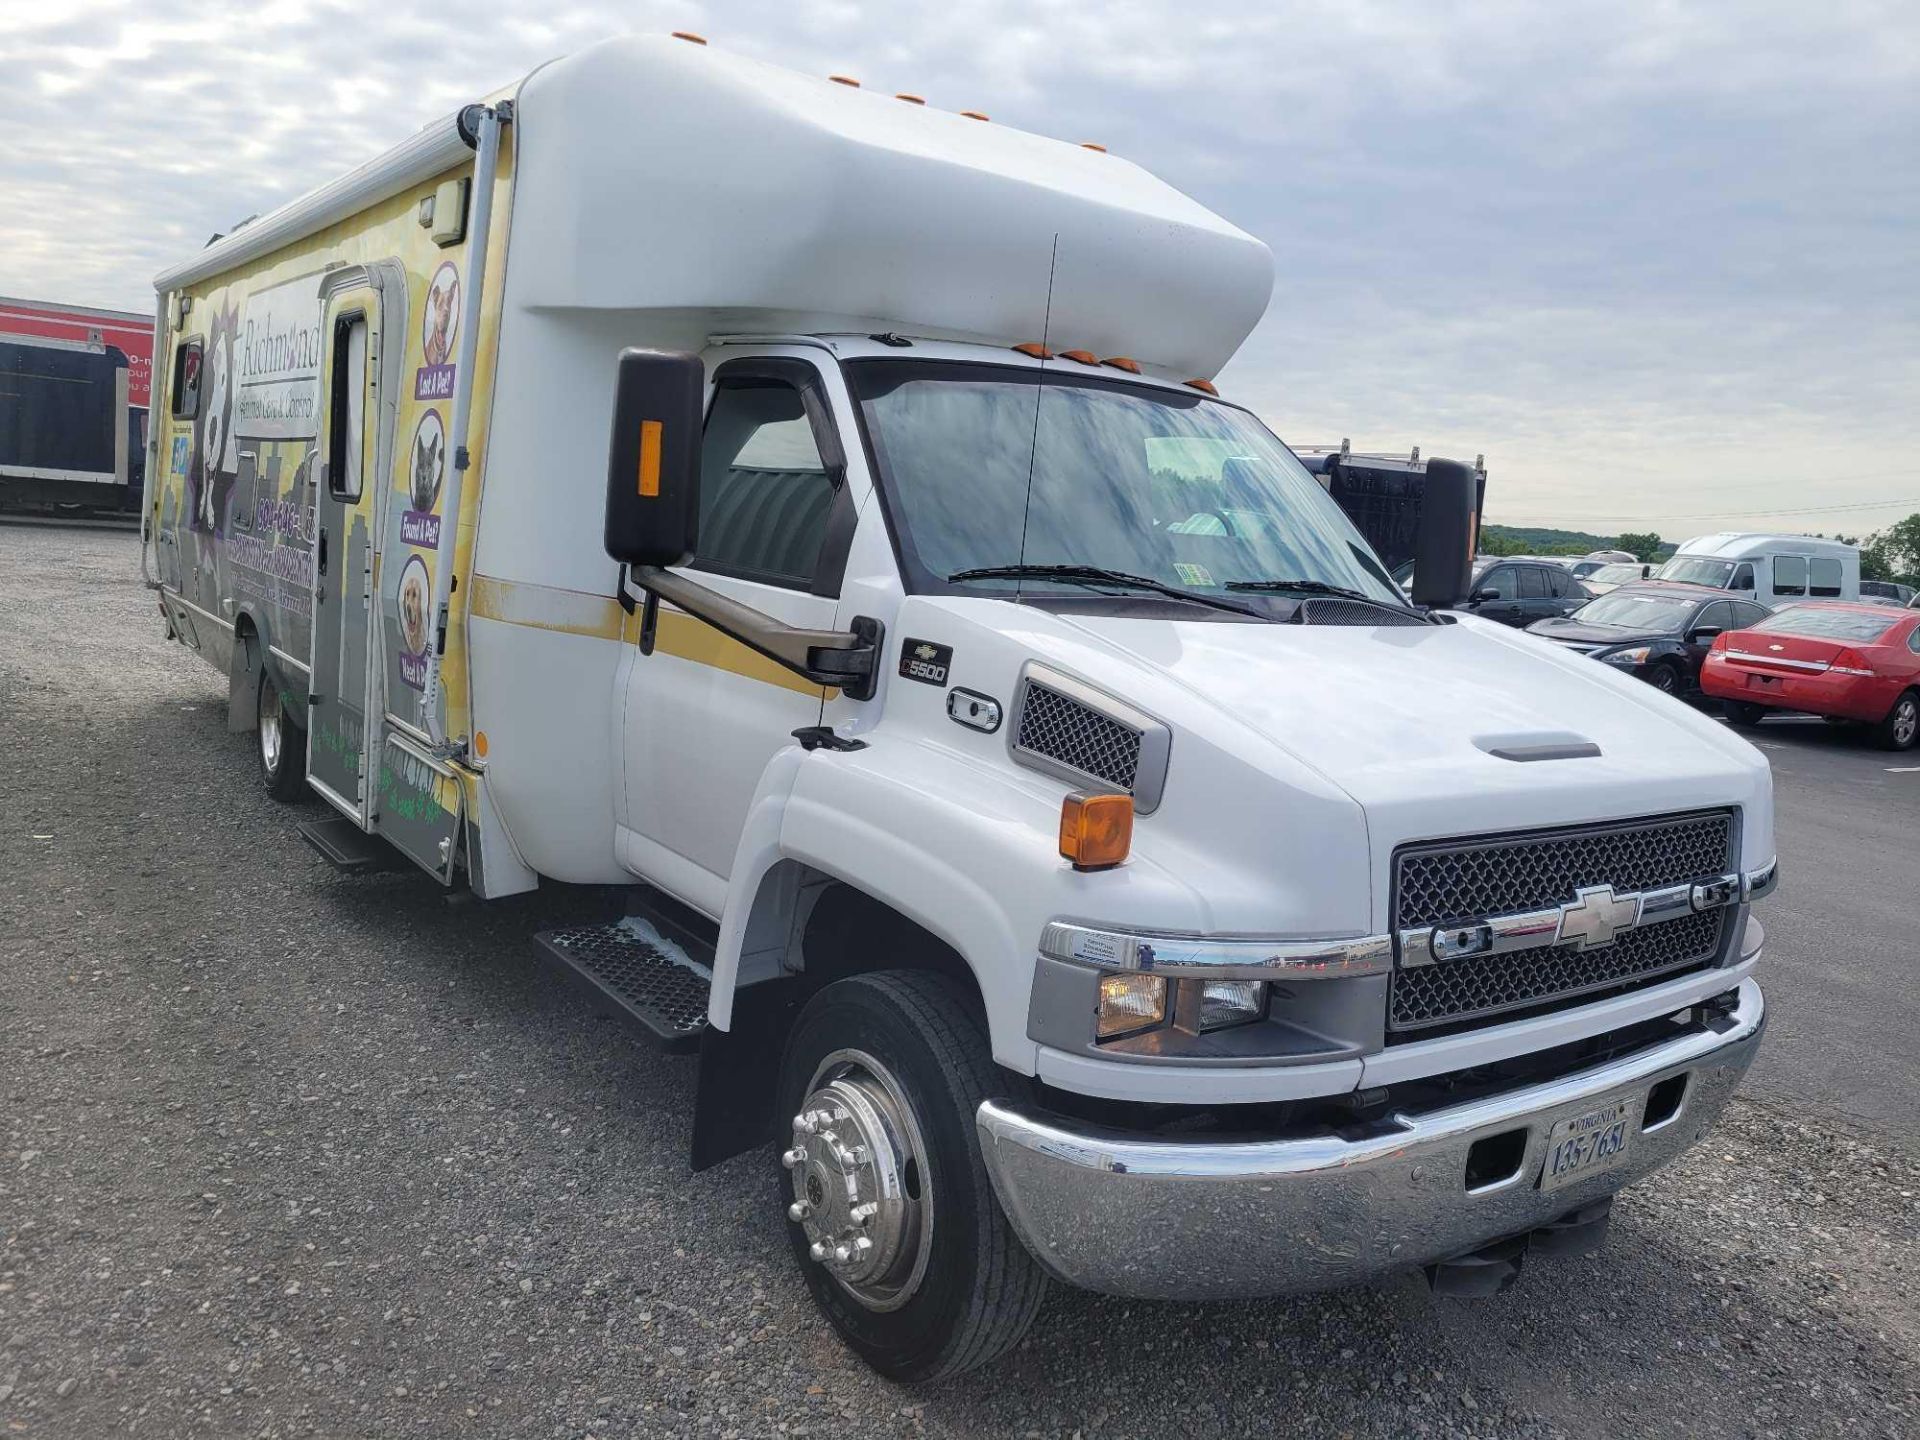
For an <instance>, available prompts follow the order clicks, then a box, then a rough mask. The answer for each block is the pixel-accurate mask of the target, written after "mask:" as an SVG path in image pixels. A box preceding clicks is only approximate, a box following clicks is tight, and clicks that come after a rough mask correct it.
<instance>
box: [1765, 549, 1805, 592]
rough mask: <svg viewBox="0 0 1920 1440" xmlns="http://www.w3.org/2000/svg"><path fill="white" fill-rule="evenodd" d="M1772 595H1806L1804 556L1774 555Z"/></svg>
mask: <svg viewBox="0 0 1920 1440" xmlns="http://www.w3.org/2000/svg"><path fill="white" fill-rule="evenodd" d="M1773 593H1774V594H1776V595H1804V594H1806V593H1807V557H1806V556H1804V555H1776V556H1774V557H1773Z"/></svg>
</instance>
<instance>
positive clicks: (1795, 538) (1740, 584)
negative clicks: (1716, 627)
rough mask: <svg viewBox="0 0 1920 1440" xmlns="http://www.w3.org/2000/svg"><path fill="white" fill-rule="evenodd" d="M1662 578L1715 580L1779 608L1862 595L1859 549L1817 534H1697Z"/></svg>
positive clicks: (1694, 582) (1698, 582) (1664, 567)
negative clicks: (1808, 601) (1805, 602)
mask: <svg viewBox="0 0 1920 1440" xmlns="http://www.w3.org/2000/svg"><path fill="white" fill-rule="evenodd" d="M1658 578H1660V579H1662V580H1679V581H1683V582H1684V583H1686V584H1688V585H1712V586H1714V587H1715V588H1716V589H1720V590H1732V591H1734V592H1736V593H1738V594H1740V595H1743V596H1745V597H1746V598H1748V599H1750V600H1758V601H1759V602H1760V603H1761V604H1762V605H1770V606H1776V607H1777V606H1781V605H1793V604H1797V603H1798V602H1800V601H1802V600H1858V599H1859V598H1860V549H1859V547H1858V546H1855V545H1848V544H1846V543H1845V542H1844V541H1840V540H1822V539H1820V538H1818V537H1817V536H1813V535H1745V534H1724V535H1696V536H1695V537H1694V538H1693V539H1691V540H1689V541H1687V542H1686V543H1685V544H1683V545H1682V546H1681V547H1680V548H1679V549H1678V550H1676V551H1675V552H1674V554H1673V558H1672V559H1671V560H1669V561H1667V563H1666V564H1664V565H1662V566H1661V567H1660V571H1659V577H1658Z"/></svg>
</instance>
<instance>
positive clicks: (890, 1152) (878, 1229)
mask: <svg viewBox="0 0 1920 1440" xmlns="http://www.w3.org/2000/svg"><path fill="white" fill-rule="evenodd" d="M780 1163H781V1164H782V1165H784V1166H786V1168H787V1171H788V1173H789V1175H790V1176H791V1177H792V1186H791V1188H792V1195H793V1199H792V1202H791V1203H790V1204H789V1205H788V1206H787V1218H788V1219H789V1220H791V1221H793V1222H794V1223H795V1224H797V1225H799V1226H800V1227H801V1229H802V1230H803V1231H805V1233H806V1237H807V1254H808V1256H809V1257H810V1258H811V1259H812V1261H813V1263H814V1264H816V1265H819V1266H821V1267H822V1268H823V1269H825V1270H826V1272H827V1274H829V1275H830V1276H832V1277H833V1281H834V1283H835V1284H836V1285H838V1286H839V1287H840V1288H841V1289H842V1290H844V1291H846V1292H847V1294H848V1295H849V1296H851V1297H852V1298H853V1299H854V1300H855V1301H857V1302H858V1303H859V1304H860V1305H862V1306H864V1307H865V1308H866V1309H869V1310H880V1311H885V1310H897V1309H899V1308H900V1306H902V1305H904V1304H906V1303H907V1301H909V1300H910V1299H912V1298H913V1296H914V1294H915V1292H916V1291H918V1290H919V1288H920V1282H921V1281H922V1280H923V1279H924V1278H925V1276H926V1273H927V1260H928V1257H929V1255H930V1254H931V1252H932V1244H933V1191H932V1187H931V1185H930V1184H929V1183H928V1176H927V1166H926V1145H925V1142H924V1141H923V1140H922V1138H921V1135H920V1126H919V1122H918V1121H917V1120H916V1119H915V1117H914V1113H913V1107H912V1106H911V1105H909V1104H908V1103H907V1098H906V1094H905V1092H904V1091H903V1090H902V1089H901V1088H900V1082H899V1081H898V1080H896V1079H895V1078H894V1076H893V1074H892V1072H891V1071H889V1070H888V1069H887V1068H886V1066H884V1065H882V1064H881V1063H880V1062H879V1061H878V1060H876V1059H874V1057H873V1056H871V1055H869V1054H867V1053H866V1052H865V1051H863V1050H836V1051H834V1052H833V1053H832V1054H831V1055H829V1056H827V1058H826V1059H824V1060H822V1061H821V1062H820V1066H819V1068H818V1069H817V1070H815V1071H814V1075H813V1080H812V1082H811V1083H810V1084H809V1086H808V1087H807V1098H806V1099H805V1100H804V1101H802V1102H801V1105H800V1113H799V1114H797V1115H795V1116H794V1117H793V1142H792V1145H791V1146H790V1147H789V1148H788V1149H787V1151H786V1152H785V1153H784V1154H782V1155H781V1157H780Z"/></svg>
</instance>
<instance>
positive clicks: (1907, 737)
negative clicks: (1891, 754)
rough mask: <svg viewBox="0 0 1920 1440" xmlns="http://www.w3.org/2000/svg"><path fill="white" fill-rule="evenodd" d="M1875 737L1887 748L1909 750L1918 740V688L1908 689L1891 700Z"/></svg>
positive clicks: (1919, 727)
mask: <svg viewBox="0 0 1920 1440" xmlns="http://www.w3.org/2000/svg"><path fill="white" fill-rule="evenodd" d="M1875 737H1876V738H1877V739H1878V740H1879V741H1880V743H1881V745H1883V746H1884V747H1885V748H1887V749H1888V750H1911V749H1912V748H1913V745H1914V742H1915V741H1916V740H1920V690H1908V691H1906V692H1904V693H1903V694H1902V695H1901V696H1900V698H1899V699H1898V700H1896V701H1894V702H1893V708H1892V709H1891V710H1889V711H1887V718H1886V719H1884V720H1882V721H1881V722H1880V728H1879V729H1878V730H1877V731H1876V732H1875Z"/></svg>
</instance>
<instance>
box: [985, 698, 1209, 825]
mask: <svg viewBox="0 0 1920 1440" xmlns="http://www.w3.org/2000/svg"><path fill="white" fill-rule="evenodd" d="M1008 730H1009V734H1008V738H1007V745H1008V748H1009V750H1011V752H1012V754H1013V758H1014V760H1015V761H1016V762H1017V763H1019V764H1022V765H1025V766H1027V767H1028V768H1030V769H1034V770H1043V771H1045V772H1047V773H1048V774H1050V775H1056V776H1058V777H1060V778H1061V779H1063V780H1067V781H1069V782H1072V783H1074V784H1081V785H1087V784H1090V785H1091V786H1092V787H1093V788H1094V789H1096V790H1101V791H1107V792H1112V791H1116V790H1118V791H1124V792H1126V793H1127V794H1130V795H1132V796H1133V804H1134V809H1135V810H1137V811H1139V812H1140V813H1141V814H1143V815H1144V814H1148V813H1150V812H1152V811H1153V810H1154V809H1155V808H1156V807H1157V806H1158V805H1159V803H1160V792H1161V790H1162V788H1163V787H1164V785H1165V782H1166V773H1167V752H1168V750H1169V749H1170V748H1171V744H1172V737H1171V734H1170V732H1169V731H1168V730H1167V727H1166V726H1165V725H1162V724H1161V723H1160V722H1159V721H1158V720H1155V719H1153V717H1151V716H1149V715H1146V714H1143V713H1142V712H1140V711H1138V710H1135V709H1134V708H1133V707H1132V706H1131V705H1128V704H1126V703H1125V702H1123V701H1120V700H1116V699H1115V698H1114V697H1113V696H1111V695H1108V694H1105V693H1104V692H1102V691H1099V690H1095V689H1094V688H1092V687H1091V686H1089V685H1083V684H1082V683H1081V682H1079V681H1078V680H1075V679H1073V678H1072V677H1070V676H1067V675H1062V674H1060V673H1058V672H1057V671H1053V670H1049V669H1047V668H1046V667H1044V666H1040V665H1029V666H1028V667H1027V671H1026V673H1025V674H1024V675H1022V676H1021V678H1020V686H1019V689H1018V690H1017V691H1016V692H1015V694H1014V702H1013V724H1012V725H1011V726H1009V727H1008Z"/></svg>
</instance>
